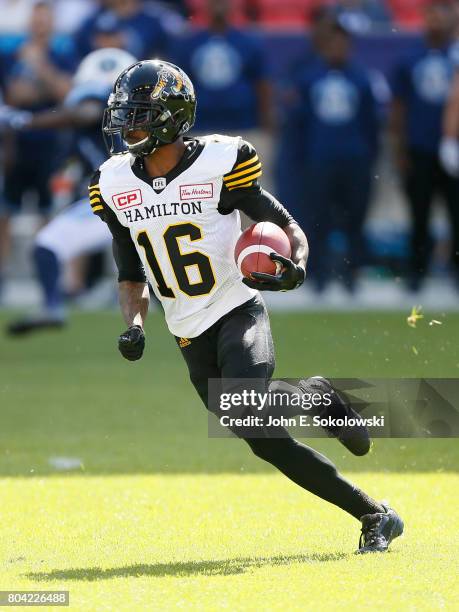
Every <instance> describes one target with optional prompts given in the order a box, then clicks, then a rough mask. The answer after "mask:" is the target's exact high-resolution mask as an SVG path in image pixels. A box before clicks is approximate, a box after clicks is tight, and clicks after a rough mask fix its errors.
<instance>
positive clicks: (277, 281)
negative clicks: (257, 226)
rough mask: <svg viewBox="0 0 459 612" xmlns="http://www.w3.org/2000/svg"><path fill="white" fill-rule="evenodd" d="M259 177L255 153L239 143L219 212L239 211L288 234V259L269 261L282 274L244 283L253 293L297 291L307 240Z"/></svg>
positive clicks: (303, 271) (302, 276)
mask: <svg viewBox="0 0 459 612" xmlns="http://www.w3.org/2000/svg"><path fill="white" fill-rule="evenodd" d="M261 174H262V168H261V162H260V160H259V158H258V155H257V153H256V151H255V149H254V148H253V147H252V145H250V144H249V143H247V142H244V141H242V142H241V145H240V147H239V152H238V157H237V159H236V163H235V164H234V166H233V168H232V170H231V171H230V172H228V173H227V174H225V176H224V177H223V187H222V192H221V196H220V204H219V212H220V213H221V214H229V213H231V212H232V211H233V210H235V209H238V210H241V211H242V212H244V213H245V214H246V215H247V216H248V217H250V219H252V220H253V221H257V222H259V221H270V222H271V223H275V224H276V225H278V226H279V227H281V228H282V229H283V230H284V231H285V233H286V234H287V236H288V238H289V240H290V245H291V249H292V255H291V259H288V258H286V257H282V256H281V255H279V254H278V253H273V254H272V255H271V259H273V261H278V262H279V263H281V264H282V266H283V268H282V271H281V272H280V273H279V274H277V275H276V276H273V275H270V274H262V273H257V272H254V273H253V275H252V276H253V277H254V278H256V279H257V281H256V282H254V281H251V280H250V279H247V278H245V279H243V282H244V283H245V284H246V285H248V286H249V287H252V288H254V289H263V290H269V291H286V290H289V289H296V288H297V287H299V286H300V285H301V284H302V283H303V281H304V279H305V276H306V264H307V260H308V255H309V247H308V241H307V238H306V236H305V234H304V232H303V230H302V229H301V227H300V226H299V225H298V223H297V222H296V221H295V220H294V219H293V217H292V215H291V214H290V213H289V212H288V210H287V209H286V208H285V207H284V206H283V205H282V204H281V203H280V202H279V201H278V200H276V198H275V197H274V196H273V195H271V194H270V193H269V192H267V191H265V190H264V189H262V188H261V186H260V183H259V180H258V179H259V177H260V176H261Z"/></svg>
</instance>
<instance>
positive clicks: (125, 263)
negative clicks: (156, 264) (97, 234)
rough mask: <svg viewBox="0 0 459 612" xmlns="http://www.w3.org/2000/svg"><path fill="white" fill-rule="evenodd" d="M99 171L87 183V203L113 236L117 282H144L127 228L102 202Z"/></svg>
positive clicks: (140, 263)
mask: <svg viewBox="0 0 459 612" xmlns="http://www.w3.org/2000/svg"><path fill="white" fill-rule="evenodd" d="M99 178H100V171H99V170H98V171H97V172H95V173H94V174H93V176H92V177H91V180H90V182H89V188H88V189H89V203H90V206H91V209H92V212H93V213H94V214H95V215H97V216H98V217H100V218H101V219H102V221H104V222H105V223H106V224H107V226H108V229H109V230H110V232H111V234H112V236H113V257H114V259H115V262H116V266H117V268H118V282H121V281H132V282H138V283H144V282H146V277H145V270H144V267H143V265H142V262H141V261H140V257H139V254H138V253H137V249H136V248H135V245H134V243H133V241H132V238H131V233H130V232H129V230H128V228H127V227H124V226H123V225H121V223H120V222H119V221H118V218H117V216H116V215H115V213H114V212H113V210H112V209H111V208H110V206H108V204H107V203H106V202H105V201H104V199H103V197H102V194H101V192H100V186H99Z"/></svg>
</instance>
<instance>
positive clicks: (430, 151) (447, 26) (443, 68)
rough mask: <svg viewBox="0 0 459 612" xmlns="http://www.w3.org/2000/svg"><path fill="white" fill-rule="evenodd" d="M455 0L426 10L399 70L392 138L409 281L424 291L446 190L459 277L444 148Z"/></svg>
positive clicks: (453, 189)
mask: <svg viewBox="0 0 459 612" xmlns="http://www.w3.org/2000/svg"><path fill="white" fill-rule="evenodd" d="M456 19H457V16H456V13H455V10H454V3H453V2H452V1H451V0H430V1H429V2H428V3H427V5H426V7H425V10H424V37H423V40H422V41H420V42H419V43H418V45H417V48H416V49H415V50H414V51H412V52H411V53H409V54H407V55H406V57H403V58H402V59H401V60H400V62H399V63H398V66H397V67H396V69H395V72H394V78H393V94H394V99H393V106H392V118H391V128H392V142H393V146H394V157H395V160H396V163H397V167H398V171H399V173H400V177H401V179H402V182H403V185H404V189H405V194H406V198H407V202H408V205H409V210H410V215H411V220H412V239H411V249H410V259H409V271H408V286H409V288H410V289H411V290H413V291H418V290H419V289H420V287H421V285H422V282H423V280H424V278H425V276H426V274H427V271H428V266H429V259H430V254H431V252H432V240H431V236H430V234H429V219H430V212H431V208H432V203H433V200H434V196H435V195H436V194H440V195H441V196H442V198H443V200H444V202H445V204H446V206H447V208H448V211H449V215H450V219H451V233H452V243H453V245H452V257H451V259H452V262H453V271H454V275H455V278H456V282H457V281H458V280H459V256H458V253H459V208H458V202H459V182H458V180H457V178H456V177H454V176H452V175H451V174H449V173H448V172H446V171H445V169H444V168H443V166H442V164H441V163H440V158H439V152H440V143H441V137H442V124H443V115H444V112H445V106H446V102H447V99H448V96H449V93H450V89H451V83H452V77H453V72H454V64H453V60H452V57H451V44H452V42H453V35H454V32H455V27H456Z"/></svg>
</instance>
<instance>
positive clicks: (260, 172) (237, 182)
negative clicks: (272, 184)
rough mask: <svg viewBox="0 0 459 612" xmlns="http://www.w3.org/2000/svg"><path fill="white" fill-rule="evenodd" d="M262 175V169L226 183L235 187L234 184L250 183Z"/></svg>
mask: <svg viewBox="0 0 459 612" xmlns="http://www.w3.org/2000/svg"><path fill="white" fill-rule="evenodd" d="M261 175H262V171H261V170H258V172H255V174H251V175H250V176H245V177H244V178H241V179H238V180H237V181H231V183H226V186H227V187H234V185H242V184H243V183H248V182H249V181H253V180H254V179H256V178H258V177H259V176H261Z"/></svg>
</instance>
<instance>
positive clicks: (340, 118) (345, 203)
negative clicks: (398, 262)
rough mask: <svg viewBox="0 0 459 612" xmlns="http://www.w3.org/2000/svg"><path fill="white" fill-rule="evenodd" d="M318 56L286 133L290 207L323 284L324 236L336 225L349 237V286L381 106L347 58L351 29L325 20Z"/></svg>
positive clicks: (358, 255)
mask: <svg viewBox="0 0 459 612" xmlns="http://www.w3.org/2000/svg"><path fill="white" fill-rule="evenodd" d="M316 51H317V59H316V60H315V61H312V62H310V63H309V65H308V66H307V67H306V68H305V69H304V70H303V71H301V72H300V73H299V75H297V79H296V85H297V99H296V101H295V104H294V105H293V106H292V108H291V109H290V110H289V112H288V114H287V122H286V124H285V126H284V131H285V133H286V135H287V138H289V140H290V158H291V159H294V160H295V169H298V172H300V173H301V175H302V177H303V179H304V180H303V190H302V194H301V196H302V197H301V202H300V203H299V204H302V206H301V208H300V207H299V206H298V205H297V206H296V207H293V211H294V214H295V216H296V217H297V218H298V220H299V221H300V222H301V223H302V225H303V226H304V227H305V231H306V234H307V236H308V239H309V240H310V245H311V257H310V273H311V276H312V279H313V281H314V282H315V285H316V288H317V289H318V290H319V291H321V290H323V289H324V287H325V285H326V283H327V282H328V280H329V278H330V274H331V270H330V269H329V266H328V262H329V258H328V247H327V244H328V240H329V237H330V234H331V232H332V230H334V229H335V228H336V227H339V228H340V229H342V230H343V233H344V235H345V237H346V239H347V244H346V245H345V249H346V251H347V254H346V257H345V259H344V263H345V265H344V266H343V269H342V270H340V272H341V273H342V278H343V281H344V284H345V286H346V288H347V289H348V290H350V291H353V289H354V286H355V272H356V270H357V269H358V267H359V266H360V265H362V260H363V253H362V250H363V237H362V229H363V223H364V220H365V214H366V211H367V207H368V203H369V198H370V188H371V177H372V167H373V164H374V161H375V158H376V154H377V146H378V134H379V116H378V115H379V109H378V104H377V101H376V99H375V97H374V94H373V90H372V87H371V82H370V78H369V76H368V75H367V73H366V71H364V70H363V69H362V68H360V67H359V66H358V65H357V64H355V63H354V62H353V61H352V59H351V40H350V35H349V33H348V32H347V31H346V30H345V29H344V28H343V27H342V25H341V23H340V22H339V21H335V22H334V23H333V25H331V24H330V25H329V30H328V33H327V35H326V36H324V38H323V39H321V44H320V45H319V46H318V47H317V48H316Z"/></svg>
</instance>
